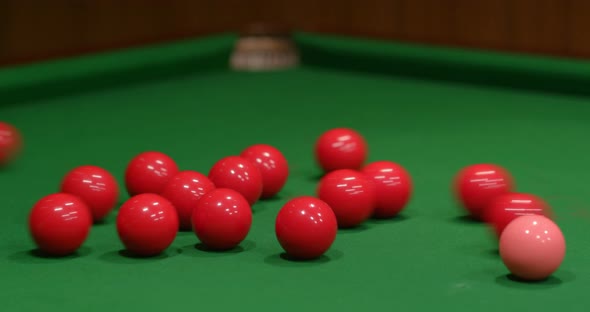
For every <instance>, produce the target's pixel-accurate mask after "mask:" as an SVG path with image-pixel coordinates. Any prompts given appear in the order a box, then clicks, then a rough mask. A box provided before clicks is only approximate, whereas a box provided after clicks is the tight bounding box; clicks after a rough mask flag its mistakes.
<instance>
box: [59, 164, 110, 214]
mask: <svg viewBox="0 0 590 312" xmlns="http://www.w3.org/2000/svg"><path fill="white" fill-rule="evenodd" d="M60 190H61V192H63V193H69V194H73V195H76V196H78V197H80V198H81V199H82V200H83V201H84V202H85V203H86V204H87V205H88V207H90V211H91V212H92V218H93V220H94V222H98V221H101V220H103V219H104V218H105V217H106V216H107V215H108V214H109V213H110V212H111V211H112V210H113V209H114V208H115V206H116V205H117V201H118V199H119V184H118V183H117V180H116V179H115V177H114V176H113V175H112V174H111V173H110V172H109V171H107V170H105V169H103V168H101V167H97V166H90V165H88V166H79V167H76V168H74V169H72V170H70V171H69V172H68V173H66V175H65V176H64V177H63V179H62V182H61V187H60Z"/></svg>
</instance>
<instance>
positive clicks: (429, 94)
mask: <svg viewBox="0 0 590 312" xmlns="http://www.w3.org/2000/svg"><path fill="white" fill-rule="evenodd" d="M236 38H237V37H236V35H235V34H231V33H230V34H221V35H215V36H210V37H205V38H199V39H195V40H186V41H182V42H174V43H170V44H163V45H153V46H147V47H141V48H133V49H126V50H120V51H112V52H109V53H100V54H96V55H86V56H81V57H76V58H70V59H62V60H55V61H47V62H43V63H38V64H32V65H27V66H19V67H13V68H6V69H3V70H1V71H0V103H1V104H0V119H1V120H4V121H7V122H10V123H12V124H14V125H16V126H17V127H18V128H19V129H20V130H21V131H22V134H23V137H24V143H25V148H24V150H23V153H22V154H21V156H20V157H19V158H18V159H17V160H16V161H15V162H14V163H13V164H12V165H10V166H9V167H6V168H4V169H2V171H0V185H1V186H2V187H1V188H0V189H1V192H0V194H2V196H1V198H2V211H3V213H4V214H3V216H2V218H0V237H1V241H0V242H1V244H2V248H0V280H1V282H0V285H1V286H0V293H1V294H2V306H3V311H32V310H43V311H110V310H115V311H121V310H125V311H131V310H132V309H133V310H137V311H164V310H167V309H171V310H181V309H182V310H187V309H191V310H199V311H205V310H207V311H213V310H220V311H244V310H259V311H306V310H314V311H349V310H356V311H361V310H363V309H367V310H388V309H391V310H399V311H423V310H429V311H432V310H439V309H441V310H449V311H474V310H475V311H498V310H500V309H506V308H509V309H514V310H522V309H524V308H527V309H530V310H534V311H556V310H559V309H564V308H566V309H574V310H578V311H581V310H584V309H587V307H588V305H589V304H590V297H588V296H587V290H588V288H586V287H587V286H584V285H588V284H589V283H590V267H589V266H588V263H590V245H589V244H588V243H589V236H588V229H589V228H590V201H589V200H588V198H587V197H586V196H587V195H588V191H587V190H588V185H587V182H585V180H584V179H585V178H584V177H585V176H586V173H588V172H590V162H589V161H588V156H587V155H588V154H589V153H590V144H588V135H589V134H590V105H589V104H590V103H588V102H589V100H590V88H589V87H588V86H590V63H588V62H585V61H582V60H566V59H551V58H545V57H541V56H530V55H512V54H506V53H493V52H489V51H488V52H485V51H468V50H462V49H458V48H442V47H432V46H420V45H409V44H401V43H394V42H380V41H373V40H368V39H359V38H347V37H340V36H327V35H318V34H310V33H296V34H295V37H294V39H295V41H296V42H297V44H298V47H299V49H300V52H301V59H302V64H301V66H299V67H297V68H292V69H286V70H280V71H272V72H237V71H232V70H230V69H229V68H228V58H229V55H230V53H231V50H232V47H233V45H234V43H235V40H236ZM333 127H352V128H354V129H356V130H358V131H359V132H360V133H362V134H363V135H364V136H365V138H366V139H367V141H368V143H369V148H370V152H369V161H374V160H379V159H385V160H392V161H395V162H397V163H399V164H401V165H403V166H404V167H405V168H406V169H407V170H408V171H409V172H410V174H411V176H412V179H413V185H414V192H413V194H412V198H411V200H410V202H409V204H408V205H407V206H406V208H405V209H404V211H403V212H402V213H401V215H399V216H398V217H396V218H393V219H390V220H369V221H367V222H365V223H364V224H363V225H361V226H359V227H357V228H354V229H347V230H339V232H338V236H337V238H336V241H335V242H334V244H333V245H332V248H331V249H330V250H329V251H328V252H327V253H326V254H325V255H324V256H323V257H321V258H319V259H317V260H315V261H307V262H296V261H290V260H287V259H285V258H284V257H283V256H281V254H282V249H281V248H280V245H279V244H278V242H277V240H276V237H275V234H274V220H275V217H276V215H277V212H278V210H279V209H280V208H281V206H282V205H283V204H284V203H285V202H286V201H287V200H288V199H290V198H293V197H295V196H299V195H314V194H315V190H316V186H317V182H318V179H319V177H320V176H321V172H320V170H319V169H318V167H317V166H316V164H315V162H314V159H313V145H314V143H315V140H316V138H317V137H318V136H319V135H320V134H321V133H322V132H323V131H325V130H327V129H329V128H333ZM253 143H267V144H272V145H274V146H276V147H278V148H279V149H281V150H282V151H283V153H284V154H285V156H286V157H287V159H288V161H289V164H290V177H289V180H288V182H287V184H286V185H285V187H284V189H283V190H282V191H281V193H280V194H279V196H277V197H275V198H273V199H269V200H262V201H259V202H258V203H256V204H255V205H254V206H253V207H252V209H253V213H254V214H253V224H252V228H251V230H250V233H249V234H248V237H247V238H246V240H245V241H244V242H243V243H242V244H241V246H240V247H239V248H237V249H234V250H231V251H229V252H208V251H204V250H201V249H199V248H196V244H197V243H198V240H197V238H196V237H195V235H194V234H193V233H191V232H180V233H178V236H177V238H176V239H175V241H174V242H173V244H172V246H171V247H170V248H169V249H168V250H167V251H166V252H165V253H164V254H162V255H160V256H157V257H153V258H133V257H129V256H127V254H126V253H125V252H122V249H123V245H122V244H121V242H120V241H119V239H118V237H117V233H116V229H115V225H114V222H115V219H116V210H115V211H113V212H112V213H111V214H110V215H109V216H108V218H107V219H106V221H104V222H102V223H100V224H96V225H94V226H93V228H92V230H91V233H90V235H89V237H88V239H87V241H86V242H85V243H84V245H83V247H82V248H81V249H80V250H79V251H78V252H77V253H76V254H74V255H72V256H68V257H64V258H46V257H43V256H40V255H39V253H38V252H36V251H35V246H34V244H33V243H32V240H31V239H30V237H29V234H28V231H27V226H26V222H27V216H28V213H29V210H30V208H31V207H32V205H33V204H34V203H35V202H36V201H37V200H38V199H40V198H41V197H42V196H44V195H47V194H49V193H53V192H55V191H57V189H58V185H59V182H60V180H61V178H62V176H63V175H64V174H65V173H66V172H67V171H68V170H70V169H71V168H73V167H75V166H78V165H84V164H94V165H98V166H102V167H103V168H105V169H107V170H109V171H111V173H113V174H114V175H115V176H116V177H117V178H118V181H119V183H120V187H121V194H120V202H121V203H122V202H123V201H125V200H126V199H127V198H128V196H127V194H126V192H125V190H124V185H123V173H124V170H125V167H126V165H127V163H128V162H129V160H130V159H131V158H132V157H133V156H134V155H136V154H138V153H139V152H142V151H145V150H159V151H162V152H165V153H167V154H169V155H170V156H172V157H173V158H174V159H175V160H176V161H177V163H178V165H179V167H180V168H181V169H184V170H186V169H192V170H197V171H200V172H203V173H207V172H208V170H209V168H210V167H211V166H212V165H213V163H214V162H215V161H216V160H218V159H219V158H221V157H224V156H227V155H231V154H237V153H239V152H240V151H241V150H242V149H243V148H245V147H246V146H248V145H250V144H253ZM482 162H492V163H496V164H500V165H502V166H504V167H506V168H507V169H508V170H510V172H511V173H512V174H513V175H514V177H515V179H516V185H517V189H518V190H519V191H522V192H530V193H534V194H536V195H538V196H541V197H542V198H544V199H545V200H546V201H547V202H548V203H549V204H550V205H551V206H552V208H553V210H554V212H555V214H556V222H557V223H558V224H559V225H560V227H561V229H562V231H563V233H564V235H565V238H566V242H567V251H566V257H565V260H564V262H563V264H562V266H561V267H560V268H559V270H558V271H557V272H556V273H555V274H554V275H553V276H551V277H550V278H548V279H547V280H544V281H542V282H536V283H525V282H520V281H516V280H514V279H513V278H511V277H510V275H509V274H508V273H509V272H508V271H507V269H506V268H505V267H504V265H503V263H502V261H501V259H500V257H499V255H498V250H497V242H496V241H495V238H494V237H493V235H492V233H491V230H490V229H489V228H488V227H487V226H486V225H484V224H482V223H478V222H474V221H471V220H470V219H469V218H467V217H465V211H464V210H463V209H462V208H461V207H459V206H458V204H457V202H456V200H455V198H454V197H453V195H452V192H451V181H452V179H453V177H454V175H455V174H456V173H457V172H458V171H459V170H460V169H461V168H462V167H464V166H467V165H470V164H474V163H482ZM580 296H581V297H580Z"/></svg>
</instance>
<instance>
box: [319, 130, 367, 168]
mask: <svg viewBox="0 0 590 312" xmlns="http://www.w3.org/2000/svg"><path fill="white" fill-rule="evenodd" d="M367 154H368V145H367V142H366V141H365V138H364V137H363V136H361V135H360V134H359V133H358V132H356V131H355V130H352V129H348V128H335V129H331V130H328V131H326V132H324V133H323V134H322V135H321V136H320V137H319V138H318V140H317V142H316V145H315V158H316V161H317V163H318V164H319V166H320V167H321V168H322V170H323V171H324V172H330V171H334V170H338V169H354V170H359V169H360V168H361V167H362V165H363V164H364V162H365V160H366V158H367Z"/></svg>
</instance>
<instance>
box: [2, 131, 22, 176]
mask: <svg viewBox="0 0 590 312" xmlns="http://www.w3.org/2000/svg"><path fill="white" fill-rule="evenodd" d="M22 147H23V138H22V135H21V133H20V131H19V130H18V129H17V128H16V127H15V126H13V125H12V124H9V123H7V122H2V121H0V167H4V166H6V165H8V164H10V163H11V162H12V161H13V160H14V159H15V158H16V157H17V156H18V155H19V154H20V152H21V150H22Z"/></svg>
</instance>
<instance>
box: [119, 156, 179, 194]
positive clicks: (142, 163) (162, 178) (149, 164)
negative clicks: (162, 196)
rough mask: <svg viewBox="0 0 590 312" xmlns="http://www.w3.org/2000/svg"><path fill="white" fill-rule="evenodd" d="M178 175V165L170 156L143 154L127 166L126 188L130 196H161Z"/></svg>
mask: <svg viewBox="0 0 590 312" xmlns="http://www.w3.org/2000/svg"><path fill="white" fill-rule="evenodd" d="M176 173H178V165H176V162H175V161H174V160H173V159H172V158H171V157H170V156H168V155H166V154H164V153H161V152H155V151H148V152H143V153H140V154H139V155H137V156H135V157H134V158H133V159H131V161H130V162H129V164H128V165H127V169H126V170H125V186H126V188H127V192H128V193H129V195H130V196H134V195H138V194H142V193H154V194H159V193H160V192H162V190H163V189H164V187H165V186H166V184H167V183H168V181H170V179H171V178H172V176H174V175H175V174H176Z"/></svg>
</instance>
